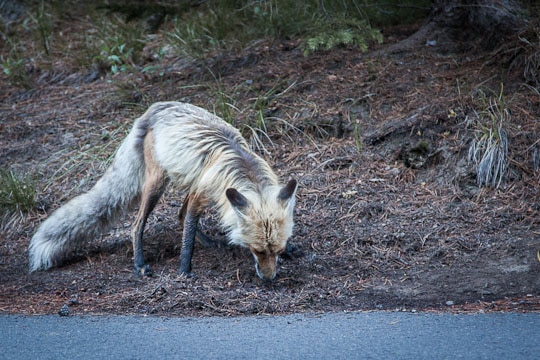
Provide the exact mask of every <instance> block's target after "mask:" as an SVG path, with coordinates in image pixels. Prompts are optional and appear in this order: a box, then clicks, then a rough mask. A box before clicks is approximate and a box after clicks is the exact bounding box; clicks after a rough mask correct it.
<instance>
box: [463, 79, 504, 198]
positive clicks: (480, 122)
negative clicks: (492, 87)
mask: <svg viewBox="0 0 540 360" xmlns="http://www.w3.org/2000/svg"><path fill="white" fill-rule="evenodd" d="M482 101H483V109H482V110H481V111H480V112H479V113H477V121H476V124H477V128H476V130H475V138H474V140H473V141H472V143H471V145H470V147H469V153H468V159H469V161H470V162H473V163H474V164H475V166H476V173H477V175H476V179H477V182H478V185H479V186H492V187H494V188H498V187H499V186H500V184H501V182H502V181H503V179H504V176H505V174H506V171H507V169H508V133H507V132H506V130H505V128H504V127H505V126H506V125H507V124H509V123H510V112H509V111H508V109H507V108H506V106H505V103H504V97H503V95H502V87H501V93H500V95H499V96H498V97H497V98H490V99H488V100H486V98H485V95H483V94H482Z"/></svg>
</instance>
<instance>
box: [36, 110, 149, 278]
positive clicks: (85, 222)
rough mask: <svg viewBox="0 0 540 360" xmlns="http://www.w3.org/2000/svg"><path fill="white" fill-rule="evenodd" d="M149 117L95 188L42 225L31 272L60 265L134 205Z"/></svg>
mask: <svg viewBox="0 0 540 360" xmlns="http://www.w3.org/2000/svg"><path fill="white" fill-rule="evenodd" d="M148 116H149V114H148V113H147V114H145V115H143V117H141V118H140V119H138V120H137V121H136V122H135V124H134V126H133V129H132V130H131V132H130V133H129V135H128V136H127V137H126V139H125V140H124V141H123V143H122V144H121V145H120V147H119V148H118V151H117V153H116V156H115V158H114V160H113V163H112V164H111V166H110V167H109V168H108V169H107V171H106V172H105V174H104V175H103V177H102V178H101V179H99V181H98V182H97V183H96V184H95V185H94V187H93V188H92V189H90V191H88V192H87V193H85V194H82V195H79V196H77V197H75V198H73V199H71V200H70V201H69V202H67V203H66V204H65V205H64V206H62V207H60V208H59V209H57V210H56V211H55V212H53V213H52V214H51V215H50V216H49V217H48V218H47V220H45V221H44V222H43V223H42V224H41V225H40V226H39V228H38V230H37V231H36V233H35V234H34V236H33V237H32V240H31V241H30V246H29V256H30V272H32V271H36V270H46V269H49V268H50V267H52V266H55V265H58V264H59V263H60V262H61V261H62V260H65V258H66V255H68V254H69V253H70V252H71V251H73V250H76V249H80V248H81V247H82V246H83V245H84V244H85V243H87V242H89V241H91V240H93V239H95V238H97V237H98V236H100V235H101V234H102V233H103V232H104V231H106V230H107V229H108V228H109V226H110V225H111V224H112V223H113V222H114V221H115V219H116V218H118V216H119V215H121V214H122V213H123V212H124V211H126V210H128V209H129V208H130V207H131V206H132V204H133V203H134V201H135V200H136V199H137V197H138V196H139V194H140V192H141V188H142V185H143V182H144V157H143V140H144V136H145V134H146V124H147V123H148V122H147V121H145V120H147V119H146V117H148Z"/></svg>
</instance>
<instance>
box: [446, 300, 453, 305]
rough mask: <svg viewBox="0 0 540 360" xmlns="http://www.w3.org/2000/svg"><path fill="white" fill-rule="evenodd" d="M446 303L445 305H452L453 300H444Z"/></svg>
mask: <svg viewBox="0 0 540 360" xmlns="http://www.w3.org/2000/svg"><path fill="white" fill-rule="evenodd" d="M446 305H447V306H452V305H454V302H453V301H452V300H448V301H447V302H446Z"/></svg>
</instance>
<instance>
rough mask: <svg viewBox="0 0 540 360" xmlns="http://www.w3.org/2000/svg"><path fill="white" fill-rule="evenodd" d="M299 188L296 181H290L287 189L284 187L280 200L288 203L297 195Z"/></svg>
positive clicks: (286, 186) (280, 193)
mask: <svg viewBox="0 0 540 360" xmlns="http://www.w3.org/2000/svg"><path fill="white" fill-rule="evenodd" d="M297 187H298V183H297V181H296V180H294V179H292V180H289V182H288V183H287V185H285V187H283V189H281V190H280V191H279V195H278V199H279V200H281V201H283V202H286V201H288V200H289V199H291V198H292V197H293V196H294V194H295V193H296V188H297Z"/></svg>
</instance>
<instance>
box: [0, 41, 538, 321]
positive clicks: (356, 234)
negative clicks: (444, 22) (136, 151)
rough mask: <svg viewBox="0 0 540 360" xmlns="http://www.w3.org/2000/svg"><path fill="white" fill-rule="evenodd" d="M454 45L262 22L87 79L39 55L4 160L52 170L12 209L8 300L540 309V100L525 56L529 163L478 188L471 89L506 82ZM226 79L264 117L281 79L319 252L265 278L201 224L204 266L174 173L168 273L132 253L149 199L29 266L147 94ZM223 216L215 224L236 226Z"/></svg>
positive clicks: (284, 112)
mask: <svg viewBox="0 0 540 360" xmlns="http://www.w3.org/2000/svg"><path fill="white" fill-rule="evenodd" d="M396 34H397V35H394V36H391V37H389V38H390V39H394V41H397V40H399V39H400V38H401V37H402V36H400V35H399V32H397V33H396ZM385 46H386V45H385ZM438 50H439V49H438V48H437V47H425V48H420V49H416V51H414V52H411V53H405V54H397V55H392V56H385V57H382V56H377V57H373V56H370V54H361V53H359V52H358V51H357V50H355V49H336V50H333V51H332V52H329V53H323V54H317V55H313V56H310V57H304V56H303V55H302V53H301V51H300V50H299V49H298V48H297V44H296V43H291V42H283V43H272V42H263V43H258V44H256V45H254V46H252V47H250V48H248V49H245V50H244V51H241V52H237V53H224V54H218V55H216V56H213V57H209V58H208V59H206V60H204V61H199V62H197V61H186V60H185V59H178V58H168V59H167V58H166V59H163V60H162V61H161V63H159V64H158V65H160V66H162V68H163V69H164V74H163V75H158V74H155V75H152V76H150V75H143V74H135V75H132V74H119V75H116V76H112V75H110V74H109V75H107V76H104V77H101V78H98V79H92V80H93V81H87V80H85V79H88V78H87V75H88V74H85V73H84V72H81V71H80V70H78V71H75V72H72V71H74V70H73V69H71V68H70V67H69V66H66V67H63V66H62V64H61V63H58V64H55V65H54V66H53V67H52V68H51V69H48V70H39V69H32V72H33V73H31V74H30V76H31V78H32V81H33V86H32V89H31V90H22V89H20V88H16V87H13V86H11V85H9V82H8V81H7V79H6V78H4V79H2V82H1V85H0V101H1V103H0V117H1V119H2V121H1V125H0V147H1V149H2V157H1V160H0V167H1V168H4V169H6V168H10V169H13V170H14V171H16V172H17V173H19V174H31V175H33V176H34V177H37V178H39V182H38V190H39V193H38V201H39V204H40V206H41V207H42V208H45V209H46V210H45V211H40V210H38V209H36V210H35V211H33V212H31V213H30V214H25V215H22V216H10V217H7V218H5V219H4V222H3V226H2V231H1V238H2V240H1V247H0V313H22V314H44V313H55V312H57V311H58V310H59V309H60V308H61V307H62V305H64V304H69V305H70V308H71V312H72V313H74V314H157V315H167V316H184V315H193V316H201V315H222V316H229V315H246V314H283V313H292V312H324V311H352V310H372V309H384V310H394V309H400V310H401V309H408V310H410V309H417V310H428V309H436V310H441V309H442V310H454V311H478V310H483V311H498V310H504V311H507V310H522V311H538V310H540V276H539V272H540V261H539V259H538V257H537V256H538V251H539V250H540V241H539V239H538V236H539V234H540V227H539V225H540V224H539V219H540V217H539V210H540V207H539V205H538V204H539V201H538V200H539V193H538V171H537V168H535V158H534V154H533V153H534V151H535V149H536V147H537V138H538V122H537V118H538V114H539V113H540V112H539V110H540V101H539V99H538V97H537V95H534V94H532V92H531V91H529V90H527V89H526V88H525V87H523V86H521V85H522V80H521V79H520V77H519V76H513V75H512V76H510V75H509V76H508V77H507V78H506V79H505V86H506V87H505V89H506V91H507V92H508V94H511V95H508V96H509V98H511V101H508V105H509V106H510V107H511V111H512V115H513V117H512V120H513V123H512V125H511V128H510V129H509V133H510V140H511V141H510V144H511V145H510V154H511V161H512V162H511V165H512V168H511V172H510V176H509V179H508V181H506V182H505V183H504V184H503V186H502V187H501V188H500V189H498V190H494V189H486V188H478V186H477V185H476V181H475V175H474V171H473V169H472V166H471V165H469V164H468V163H467V162H466V157H467V149H468V146H469V143H470V140H471V139H472V135H473V132H472V129H471V128H470V127H468V126H467V124H466V123H467V119H468V118H469V117H470V116H472V114H473V110H474V109H475V106H477V103H476V102H475V101H474V100H473V97H472V96H471V95H470V94H472V93H474V91H476V90H477V89H479V88H481V87H483V88H490V87H491V88H492V89H495V91H496V89H497V88H498V79H499V75H500V74H499V72H500V66H499V65H494V64H493V63H488V62H487V58H484V57H482V56H479V55H478V54H472V53H462V54H444V55H442V54H441V53H440V52H439V51H438ZM212 74H214V75H215V74H220V80H219V81H220V83H219V86H218V84H217V82H216V80H215V77H214V75H212ZM518 75H519V74H518ZM479 84H482V85H479ZM218 90H219V91H218ZM270 93H272V95H271V96H270V95H268V94H270ZM223 94H226V95H227V96H228V97H229V98H228V101H227V102H228V103H229V104H231V107H229V110H231V111H232V114H233V116H234V121H235V124H236V125H237V126H239V127H242V125H243V124H247V123H250V124H253V121H254V119H256V116H257V109H255V108H254V105H253V104H254V103H255V99H257V98H260V97H261V96H263V95H264V94H267V95H268V104H267V106H266V107H265V109H264V116H265V118H266V125H267V132H268V134H269V136H270V139H271V142H270V141H268V140H264V139H263V143H264V145H265V148H266V150H267V151H268V153H264V155H265V157H266V158H267V159H268V160H269V161H270V162H271V163H272V164H273V165H274V167H275V169H276V170H277V171H278V173H279V174H280V175H281V176H282V178H284V179H286V178H288V177H289V176H292V177H295V178H297V179H298V180H299V182H300V190H299V193H298V206H297V209H296V212H295V219H296V228H295V233H294V237H293V238H292V239H291V241H292V242H294V243H296V244H298V245H299V246H300V248H301V249H302V250H303V251H304V253H305V255H304V256H303V257H301V258H298V259H294V260H284V261H282V262H281V265H280V270H279V274H278V278H277V279H276V281H275V282H273V283H272V284H266V283H263V282H261V281H260V280H259V279H258V278H257V277H256V275H255V271H254V268H253V261H252V258H251V255H250V254H249V253H248V252H247V251H246V250H244V249H238V248H232V249H229V248H226V247H217V248H204V247H202V246H201V245H199V244H198V245H197V246H196V249H195V256H194V260H193V266H194V268H193V271H194V273H195V274H196V277H195V278H192V279H187V278H184V277H180V276H178V275H177V273H176V271H177V267H178V265H179V264H178V254H179V242H180V238H179V236H180V234H181V225H179V224H177V223H176V220H175V219H176V212H177V211H178V209H179V205H180V204H181V203H182V196H181V195H182V194H178V193H177V192H175V191H174V189H169V190H168V191H167V194H166V195H165V196H164V197H163V199H162V201H161V203H160V205H158V207H157V209H156V210H155V211H154V213H153V214H152V216H151V218H150V221H149V224H148V226H147V231H146V239H147V244H146V256H147V258H148V260H149V262H150V263H151V265H152V267H153V270H154V273H155V275H154V276H153V277H150V278H141V277H137V276H135V275H134V274H133V273H132V263H131V256H132V254H131V246H130V243H129V230H130V223H131V220H132V217H127V218H125V219H123V221H122V222H121V223H120V224H119V225H118V227H117V228H115V229H114V230H113V231H111V232H110V233H109V234H107V235H105V236H104V237H103V239H102V240H101V241H98V242H97V243H96V244H95V245H89V246H88V248H87V249H84V251H82V252H81V254H80V256H78V257H77V258H76V259H75V260H74V261H73V262H72V263H71V264H69V265H66V266H63V267H61V268H57V269H53V270H51V271H47V272H38V273H34V274H28V272H27V267H28V260H27V246H28V243H29V240H30V238H31V236H32V234H33V232H34V230H35V229H36V227H37V225H38V224H39V222H40V221H42V220H43V219H44V218H45V217H46V215H47V213H50V212H51V211H52V210H53V209H55V208H57V207H59V206H61V204H62V203H64V202H65V201H66V200H68V199H69V198H71V197H73V196H74V195H76V194H78V193H80V192H82V191H84V190H87V189H88V188H89V186H91V185H92V184H93V183H94V182H95V181H96V179H97V178H99V176H100V174H102V173H103V171H104V169H105V167H106V166H105V165H104V164H105V163H106V161H107V159H108V158H109V156H110V155H111V154H112V153H113V152H114V149H115V147H116V145H117V144H118V143H119V141H121V139H122V138H123V136H124V134H125V132H126V131H127V130H128V129H129V126H130V124H131V121H132V120H133V119H134V118H136V117H137V116H139V115H140V114H142V112H143V111H144V109H145V108H146V107H147V106H148V105H149V104H151V103H152V102H155V101H160V100H180V101H186V102H191V103H194V104H196V105H199V106H202V107H205V108H207V109H209V110H212V109H216V111H218V112H220V111H222V109H220V108H219V103H220V102H219V101H218V98H219V96H220V95H223ZM284 124H285V125H284ZM246 135H248V136H249V135H250V133H249V131H247V130H246ZM360 143H361V144H360ZM261 151H262V149H261ZM212 219H213V217H212V214H211V213H210V214H209V216H208V219H207V220H206V221H205V223H204V226H205V228H206V231H207V232H208V233H210V234H212V235H213V236H214V237H217V238H222V237H223V234H221V233H220V231H219V229H218V228H217V226H216V224H215V222H214V221H213V220H212Z"/></svg>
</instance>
